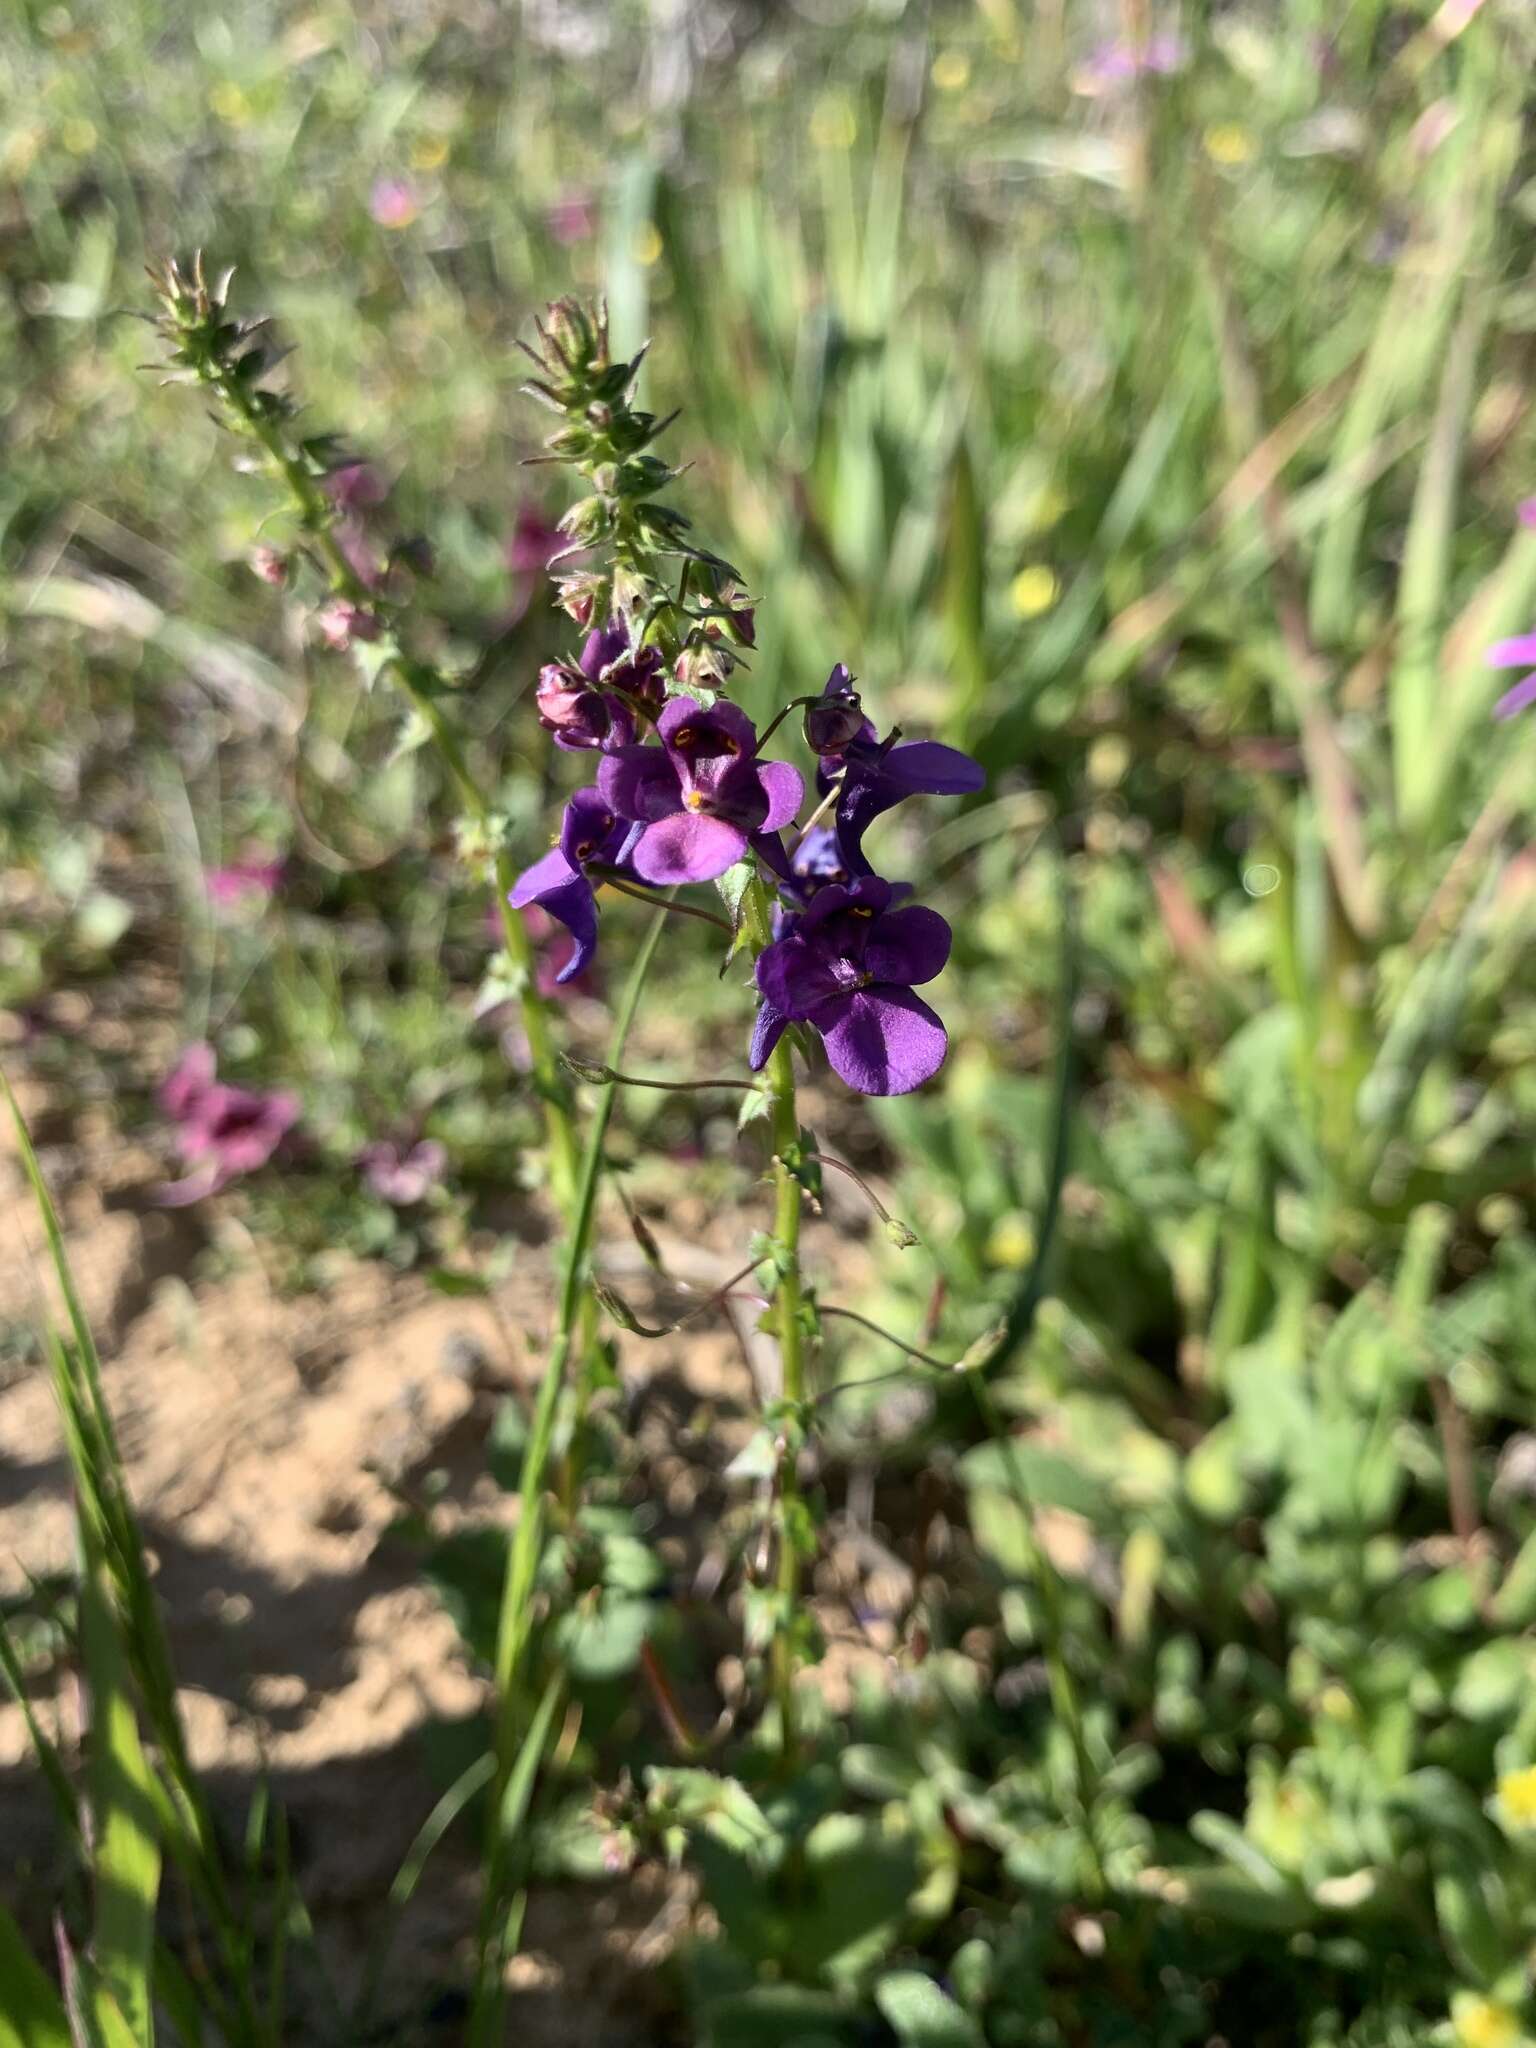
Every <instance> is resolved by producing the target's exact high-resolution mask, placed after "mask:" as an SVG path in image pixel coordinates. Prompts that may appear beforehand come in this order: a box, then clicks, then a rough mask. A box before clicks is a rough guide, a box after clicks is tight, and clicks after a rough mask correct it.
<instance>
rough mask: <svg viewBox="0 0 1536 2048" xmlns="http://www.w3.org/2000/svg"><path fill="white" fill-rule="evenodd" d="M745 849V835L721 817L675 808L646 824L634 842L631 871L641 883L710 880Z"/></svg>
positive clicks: (663, 885) (657, 884)
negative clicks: (670, 812) (669, 813)
mask: <svg viewBox="0 0 1536 2048" xmlns="http://www.w3.org/2000/svg"><path fill="white" fill-rule="evenodd" d="M746 849H747V835H746V833H745V832H743V831H741V830H740V828H739V827H738V826H735V825H730V824H727V822H726V821H725V819H724V818H710V817H706V816H705V815H704V814H703V812H701V811H677V812H674V814H673V815H672V816H671V817H670V818H662V819H661V820H660V821H659V822H658V823H657V824H654V825H647V827H646V828H645V830H644V831H643V832H642V833H641V835H640V837H639V839H638V840H637V842H636V844H635V851H634V856H633V858H634V866H635V873H636V874H637V875H638V876H639V877H640V879H641V880H642V881H643V882H650V883H653V884H654V885H655V886H656V887H658V888H662V887H668V886H670V885H672V884H674V883H677V882H712V881H713V880H714V879H715V877H716V875H723V874H724V873H725V871H726V869H727V868H728V867H734V865H735V864H736V862H737V861H739V860H740V859H741V856H742V855H743V853H745V852H746Z"/></svg>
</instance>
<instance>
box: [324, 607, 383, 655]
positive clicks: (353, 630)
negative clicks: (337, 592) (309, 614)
mask: <svg viewBox="0 0 1536 2048" xmlns="http://www.w3.org/2000/svg"><path fill="white" fill-rule="evenodd" d="M315 624H316V625H317V626H318V628H319V629H320V638H321V639H322V640H323V641H324V642H325V644H326V646H327V647H329V648H330V650H331V652H332V653H333V654H345V653H346V652H347V650H348V648H349V647H351V646H352V645H353V644H354V642H356V641H359V640H377V639H378V637H379V620H378V618H377V616H376V615H375V614H374V613H373V612H365V611H364V610H363V609H362V607H361V605H355V604H354V603H353V602H352V600H351V598H349V597H333V598H330V599H328V600H327V601H326V603H324V604H323V605H322V606H321V607H320V609H319V611H318V612H317V613H316V614H315Z"/></svg>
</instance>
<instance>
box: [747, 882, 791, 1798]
mask: <svg viewBox="0 0 1536 2048" xmlns="http://www.w3.org/2000/svg"><path fill="white" fill-rule="evenodd" d="M743 908H744V910H745V913H746V923H747V936H748V938H749V940H750V941H751V945H752V949H753V951H754V953H761V952H762V950H763V948H764V947H765V946H767V945H769V944H770V943H771V941H772V938H773V923H772V916H771V912H770V909H769V903H768V895H767V891H766V890H765V889H764V887H763V884H762V882H761V881H760V880H759V879H757V878H756V877H754V878H753V881H752V883H751V886H750V887H749V888H748V890H747V893H746V896H745V897H744V899H743ZM768 1095H769V1102H770V1105H771V1109H770V1116H771V1126H770V1127H771V1130H772V1134H773V1183H774V1218H773V1236H774V1249H775V1252H776V1254H777V1271H778V1279H777V1282H776V1285H775V1288H774V1298H773V1325H774V1333H775V1335H776V1336H777V1338H778V1340H779V1362H780V1373H781V1383H780V1393H781V1395H782V1398H783V1399H784V1401H785V1402H786V1403H787V1404H788V1405H789V1406H791V1407H792V1408H794V1409H795V1410H797V1411H798V1410H800V1409H801V1408H803V1406H804V1403H805V1393H806V1388H805V1320H804V1291H803V1288H802V1286H801V1280H800V1213H801V1208H802V1206H803V1200H804V1191H803V1189H802V1187H801V1184H800V1180H799V1177H798V1176H797V1174H796V1173H795V1171H794V1168H793V1166H792V1165H791V1163H790V1162H791V1161H792V1160H793V1159H794V1157H795V1156H796V1154H797V1152H798V1151H799V1148H800V1115H799V1109H798V1107H797V1105H796V1102H795V1068H794V1055H793V1053H792V1052H791V1050H790V1045H789V1040H788V1039H787V1038H781V1039H780V1040H779V1042H778V1044H777V1045H776V1046H775V1047H774V1049H773V1051H772V1053H771V1054H770V1055H769V1059H768ZM799 1435H800V1432H799V1428H798V1423H797V1424H796V1426H794V1427H792V1428H790V1429H788V1430H786V1432H785V1439H784V1450H783V1453H782V1455H781V1457H780V1460H779V1471H778V1481H777V1499H778V1508H779V1548H778V1562H777V1567H776V1575H775V1582H774V1586H775V1591H776V1593H777V1595H778V1599H777V1603H776V1606H777V1614H778V1623H777V1628H776V1630H775V1633H774V1639H773V1645H772V1650H771V1653H770V1673H771V1678H772V1684H773V1695H774V1700H775V1703H776V1704H777V1706H778V1710H779V1730H780V1739H781V1742H782V1744H783V1754H784V1761H785V1763H786V1765H787V1764H789V1763H791V1762H792V1761H793V1759H794V1756H795V1751H796V1748H797V1734H796V1711H795V1628H794V1613H795V1603H796V1601H797V1600H798V1599H799V1597H800V1545H799V1528H798V1523H799V1515H798V1507H799V1486H798V1479H797V1476H796V1470H795V1467H796V1458H797V1452H798V1447H799Z"/></svg>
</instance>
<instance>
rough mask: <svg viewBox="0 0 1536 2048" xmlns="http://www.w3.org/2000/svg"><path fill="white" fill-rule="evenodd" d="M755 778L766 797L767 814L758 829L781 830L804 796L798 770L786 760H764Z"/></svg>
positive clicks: (764, 830) (765, 830) (803, 788)
mask: <svg viewBox="0 0 1536 2048" xmlns="http://www.w3.org/2000/svg"><path fill="white" fill-rule="evenodd" d="M757 779H758V782H759V783H760V784H761V786H762V791H763V794H764V795H765V796H766V797H767V799H768V815H767V817H766V818H764V820H763V822H762V824H761V825H760V826H759V827H758V830H759V831H762V832H778V831H781V830H782V829H783V827H784V826H786V825H787V824H788V823H789V822H790V820H791V819H792V818H793V817H794V815H795V813H796V811H798V810H799V808H800V805H801V802H802V800H803V799H804V796H805V784H804V782H803V781H802V780H801V778H800V771H799V769H798V768H792V767H791V766H790V765H789V763H788V762H787V761H765V762H764V763H763V764H762V766H761V767H760V768H759V769H758V771H757Z"/></svg>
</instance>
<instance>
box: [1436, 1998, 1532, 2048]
mask: <svg viewBox="0 0 1536 2048" xmlns="http://www.w3.org/2000/svg"><path fill="white" fill-rule="evenodd" d="M1451 2025H1452V2027H1453V2028H1454V2029H1455V2034H1456V2039H1457V2041H1458V2042H1459V2043H1460V2044H1461V2048H1522V2044H1524V2043H1525V2042H1526V2041H1528V2040H1529V2038H1530V2037H1529V2035H1527V2034H1526V2033H1525V2032H1524V2030H1523V2029H1522V2027H1521V2025H1520V2016H1519V2014H1518V2013H1517V2012H1516V2011H1515V2010H1514V2008H1513V2006H1508V2005H1503V2004H1500V2003H1499V2002H1498V2001H1497V2000H1496V1999H1492V1998H1481V1997H1479V1996H1478V1995H1477V1993H1476V1992H1472V1991H1458V1992H1457V1994H1456V1996H1455V1997H1454V1998H1453V1999H1452V2000H1451Z"/></svg>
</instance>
